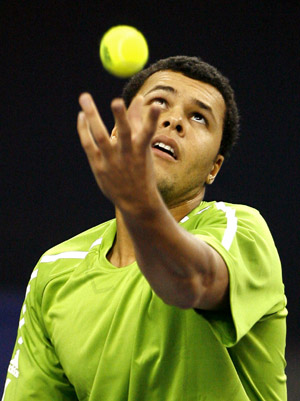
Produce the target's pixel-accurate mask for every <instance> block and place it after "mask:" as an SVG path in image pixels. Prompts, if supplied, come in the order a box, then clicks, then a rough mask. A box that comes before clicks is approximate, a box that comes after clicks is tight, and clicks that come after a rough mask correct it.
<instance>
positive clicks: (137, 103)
mask: <svg viewBox="0 0 300 401" xmlns="http://www.w3.org/2000/svg"><path fill="white" fill-rule="evenodd" d="M143 104H144V97H143V96H142V95H138V96H136V97H135V98H134V99H133V100H132V103H131V105H130V107H129V108H128V113H127V116H128V121H129V124H130V126H131V129H132V132H134V133H136V134H137V135H138V136H140V134H141V133H142V131H143Z"/></svg>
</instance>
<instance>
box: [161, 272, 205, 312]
mask: <svg viewBox="0 0 300 401" xmlns="http://www.w3.org/2000/svg"><path fill="white" fill-rule="evenodd" d="M208 291H209V288H208V287H207V286H204V285H203V282H202V280H201V278H200V277H199V275H196V276H194V277H190V278H188V279H186V278H185V279H184V280H182V279H181V280H180V282H179V283H177V286H176V289H175V291H174V292H173V296H172V297H171V298H170V299H164V302H165V303H167V304H169V305H173V306H176V307H178V308H180V309H194V308H199V305H201V304H205V298H206V296H207V292H208ZM174 294H175V296H174Z"/></svg>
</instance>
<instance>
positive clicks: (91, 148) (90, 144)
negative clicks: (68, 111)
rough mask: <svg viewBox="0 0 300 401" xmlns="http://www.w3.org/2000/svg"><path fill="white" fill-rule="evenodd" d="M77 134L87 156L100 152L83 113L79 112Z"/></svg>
mask: <svg viewBox="0 0 300 401" xmlns="http://www.w3.org/2000/svg"><path fill="white" fill-rule="evenodd" d="M77 132H78V134H79V138H80V142H81V145H82V147H83V149H84V150H85V152H86V154H87V155H91V154H92V153H94V152H96V151H99V148H98V146H97V145H96V143H95V141H94V138H93V136H92V134H91V131H90V129H89V124H88V121H87V119H86V117H85V114H84V112H83V111H81V112H79V114H78V118H77Z"/></svg>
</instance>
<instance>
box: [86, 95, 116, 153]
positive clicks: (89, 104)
mask: <svg viewBox="0 0 300 401" xmlns="http://www.w3.org/2000/svg"><path fill="white" fill-rule="evenodd" d="M79 104H80V106H81V107H82V110H83V111H84V114H85V117H86V119H87V121H88V124H89V127H90V131H91V134H92V135H93V137H94V140H95V142H96V144H97V145H98V147H100V148H101V150H102V151H103V152H108V151H109V150H110V148H111V144H110V140H109V135H108V132H107V129H106V127H105V125H104V123H103V121H102V119H101V117H100V114H99V112H98V110H97V107H96V105H95V103H94V101H93V99H92V96H91V95H90V94H89V93H83V94H82V95H80V97H79Z"/></svg>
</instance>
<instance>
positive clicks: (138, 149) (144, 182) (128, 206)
mask: <svg viewBox="0 0 300 401" xmlns="http://www.w3.org/2000/svg"><path fill="white" fill-rule="evenodd" d="M79 103H80V105H81V107H82V110H83V111H81V112H80V113H79V115H78V123H77V130H78V133H79V137H80V141H81V144H82V147H83V149H84V150H85V153H86V155H87V158H88V161H89V164H90V167H91V169H92V171H93V174H94V176H95V179H96V182H97V184H98V186H99V188H100V189H101V191H102V192H103V193H104V195H105V196H107V197H108V198H109V199H110V200H111V201H112V202H113V203H114V204H115V205H116V206H117V207H118V208H119V209H120V210H124V211H125V210H132V209H133V208H135V209H139V208H144V207H145V206H146V205H147V204H148V205H149V204H151V198H152V199H153V194H155V193H157V187H156V180H155V175H154V168H153V156H152V152H151V139H152V137H153V135H154V133H155V130H156V126H157V121H158V117H159V112H160V110H159V107H157V106H151V107H146V106H144V100H143V96H136V97H135V98H134V99H133V101H132V103H131V105H130V107H129V109H128V110H126V107H125V104H124V102H123V100H122V99H114V100H113V101H112V104H111V109H112V112H113V115H114V118H115V128H114V129H113V133H112V136H111V137H110V136H109V133H108V131H107V129H106V127H105V125H104V123H103V121H102V119H101V116H100V114H99V112H98V110H97V107H96V105H95V103H94V101H93V99H92V96H91V95H90V94H88V93H83V94H82V95H81V96H80V97H79Z"/></svg>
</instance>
